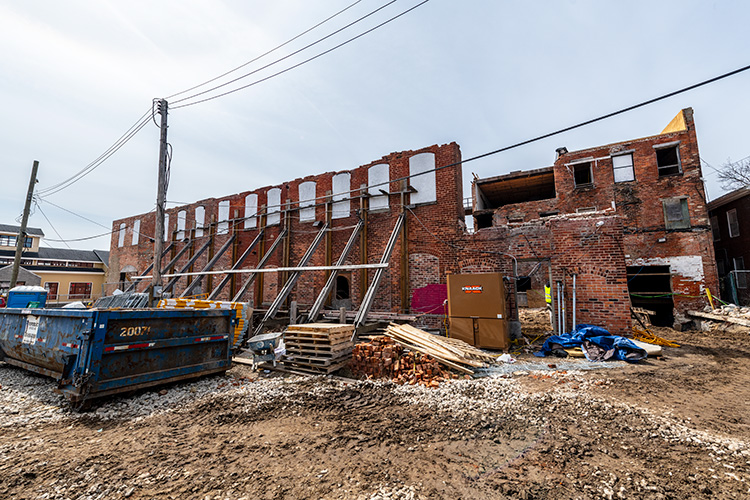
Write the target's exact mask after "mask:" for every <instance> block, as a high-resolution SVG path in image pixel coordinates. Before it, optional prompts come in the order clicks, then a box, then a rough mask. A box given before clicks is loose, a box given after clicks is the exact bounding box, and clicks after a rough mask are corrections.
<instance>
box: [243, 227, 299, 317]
mask: <svg viewBox="0 0 750 500" xmlns="http://www.w3.org/2000/svg"><path fill="white" fill-rule="evenodd" d="M288 231H289V230H288V229H287V228H284V229H282V230H281V233H279V236H278V238H276V240H274V242H273V243H272V244H271V248H269V249H268V251H267V252H266V253H265V254H264V255H263V257H261V259H260V262H258V265H257V266H256V268H255V269H262V268H264V267H265V266H266V264H267V263H268V260H269V259H270V258H271V255H273V252H274V251H275V250H276V249H277V248H278V247H279V243H281V241H282V240H283V239H284V238H285V237H286V234H287V232H288ZM256 276H257V274H255V273H253V274H251V275H250V277H249V278H248V279H247V281H245V284H244V285H242V287H241V288H240V289H239V291H238V292H237V293H236V294H235V295H234V297H233V298H232V302H239V301H240V299H242V296H243V295H245V292H247V290H248V289H249V288H250V285H252V284H253V282H254V281H255V277H256ZM261 293H262V292H261Z"/></svg>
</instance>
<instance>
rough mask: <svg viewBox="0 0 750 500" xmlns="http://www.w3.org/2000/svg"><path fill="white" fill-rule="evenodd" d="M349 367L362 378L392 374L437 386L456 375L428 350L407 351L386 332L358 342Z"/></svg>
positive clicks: (398, 378) (410, 381)
mask: <svg viewBox="0 0 750 500" xmlns="http://www.w3.org/2000/svg"><path fill="white" fill-rule="evenodd" d="M349 369H350V370H351V372H352V374H353V375H354V376H356V377H360V378H390V379H392V380H394V381H395V382H396V383H399V384H409V385H416V384H420V385H424V386H427V387H438V386H439V385H440V382H443V381H444V380H448V379H451V378H456V377H457V375H455V374H453V373H451V372H450V371H448V370H447V369H444V368H443V367H441V366H440V363H438V361H437V360H435V359H434V358H433V357H432V356H430V355H429V354H420V353H417V352H412V351H407V350H406V349H405V348H404V346H402V345H401V344H399V343H398V342H396V341H394V340H393V339H392V338H390V337H388V336H385V335H384V336H379V337H374V338H373V339H372V340H370V342H365V343H362V344H357V345H356V346H355V347H354V351H353V352H352V359H351V361H350V362H349Z"/></svg>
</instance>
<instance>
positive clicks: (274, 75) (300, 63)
mask: <svg viewBox="0 0 750 500" xmlns="http://www.w3.org/2000/svg"><path fill="white" fill-rule="evenodd" d="M393 1H396V0H393ZM393 1H392V2H390V3H393ZM429 1H430V0H423V1H422V2H420V3H418V4H417V5H415V6H413V7H411V8H409V9H407V10H405V11H403V12H401V13H400V14H397V15H395V16H393V17H391V18H390V19H387V20H385V21H383V22H382V23H380V24H378V25H376V26H374V27H372V28H370V29H368V30H366V31H363V32H362V33H360V34H359V35H356V36H354V37H352V38H349V39H348V40H345V41H343V42H341V43H340V44H338V45H335V46H333V47H331V48H330V49H327V50H324V51H323V52H320V53H319V54H317V55H314V56H313V57H310V58H309V59H305V60H304V61H302V62H299V63H297V64H294V65H292V66H290V67H288V68H286V69H283V70H281V71H278V72H276V73H274V74H272V75H269V76H267V77H265V78H261V79H259V80H255V81H254V82H251V83H248V84H247V85H243V86H241V87H237V88H235V89H232V90H228V91H226V92H223V93H221V94H216V95H213V96H211V97H206V98H204V99H200V100H197V101H193V102H188V103H186V104H180V105H179V106H173V107H172V109H180V108H185V107H187V106H192V105H194V104H200V103H203V102H207V101H211V100H213V99H218V98H219V97H224V96H227V95H229V94H233V93H235V92H239V91H240V90H244V89H246V88H248V87H252V86H253V85H257V84H259V83H261V82H265V81H266V80H270V79H271V78H275V77H277V76H279V75H282V74H284V73H286V72H288V71H291V70H293V69H295V68H299V67H300V66H302V65H304V64H307V63H309V62H311V61H314V60H315V59H318V58H319V57H322V56H324V55H326V54H328V53H330V52H333V51H334V50H336V49H338V48H341V47H343V46H344V45H347V44H349V43H351V42H353V41H355V40H357V39H359V38H362V37H363V36H365V35H367V34H369V33H372V32H373V31H375V30H376V29H378V28H381V27H383V26H385V25H386V24H388V23H390V22H392V21H395V20H396V19H398V18H400V17H402V16H405V15H406V14H408V13H409V12H411V11H413V10H414V9H416V8H417V7H421V6H422V5H424V4H426V3H427V2H429ZM390 3H389V4H386V5H384V6H383V7H385V6H387V5H390ZM383 7H380V8H381V9H382V8H383ZM378 10H380V9H378ZM368 15H369V14H368ZM355 22H356V21H355ZM342 29H345V28H342ZM338 31H341V30H338ZM328 36H331V35H328ZM326 38H327V37H326ZM316 43H317V42H316ZM300 50H304V49H300ZM297 52H300V51H299V50H298V51H297ZM297 52H293V53H292V54H290V55H289V56H291V55H294V54H296V53H297ZM289 56H286V57H284V58H283V59H286V58H287V57H289ZM283 59H281V60H283ZM272 64H273V63H272ZM270 65H271V64H269V65H266V66H264V67H263V68H260V69H258V70H256V71H253V72H252V73H248V75H250V74H253V73H256V72H257V71H260V70H261V69H264V68H266V67H268V66H270ZM248 75H245V76H248ZM241 78H244V76H243V77H241ZM239 79H240V78H236V79H235V80H232V81H231V82H227V83H225V84H222V85H220V86H217V87H215V88H213V89H209V90H205V91H203V92H200V93H198V94H195V95H192V96H188V97H184V98H182V99H179V100H177V101H175V103H179V102H183V101H186V100H188V99H192V98H193V97H197V96H199V95H203V94H205V93H207V92H211V91H213V90H216V89H218V88H220V87H223V86H225V85H228V84H230V83H233V82H235V81H237V80H239Z"/></svg>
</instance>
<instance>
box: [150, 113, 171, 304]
mask: <svg viewBox="0 0 750 500" xmlns="http://www.w3.org/2000/svg"><path fill="white" fill-rule="evenodd" d="M158 107H159V114H160V115H161V136H160V138H159V176H158V181H157V182H158V185H157V190H156V223H155V224H154V228H155V230H154V239H155V241H154V277H153V279H152V281H151V296H152V298H153V299H159V298H161V254H162V249H163V248H164V205H165V204H166V200H167V182H169V181H168V180H167V165H168V161H167V101H166V100H165V99H160V100H159V104H158ZM152 305H155V304H153V303H152Z"/></svg>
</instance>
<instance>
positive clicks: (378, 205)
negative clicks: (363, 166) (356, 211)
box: [367, 163, 390, 210]
mask: <svg viewBox="0 0 750 500" xmlns="http://www.w3.org/2000/svg"><path fill="white" fill-rule="evenodd" d="M389 170H390V167H389V166H388V164H387V163H381V164H379V165H373V166H372V167H370V168H369V170H368V171H367V186H368V187H367V193H368V194H369V195H370V210H385V209H387V208H388V195H387V194H383V191H385V192H386V193H387V192H388V190H389V188H390V185H389V184H388V181H390V176H389ZM379 184H381V185H379Z"/></svg>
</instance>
